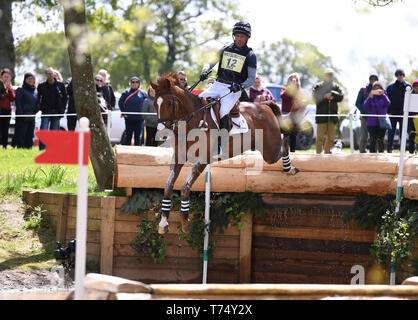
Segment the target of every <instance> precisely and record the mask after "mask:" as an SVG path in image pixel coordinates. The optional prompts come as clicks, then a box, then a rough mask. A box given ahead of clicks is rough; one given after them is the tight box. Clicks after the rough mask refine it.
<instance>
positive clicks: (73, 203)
mask: <svg viewBox="0 0 418 320" xmlns="http://www.w3.org/2000/svg"><path fill="white" fill-rule="evenodd" d="M100 199H101V196H88V198H87V207H88V208H100V201H101V200H100ZM69 206H70V207H77V195H72V196H71V197H70V200H69Z"/></svg>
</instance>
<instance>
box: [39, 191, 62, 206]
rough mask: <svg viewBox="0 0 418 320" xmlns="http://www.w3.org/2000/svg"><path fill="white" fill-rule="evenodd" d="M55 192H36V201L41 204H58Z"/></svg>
mask: <svg viewBox="0 0 418 320" xmlns="http://www.w3.org/2000/svg"><path fill="white" fill-rule="evenodd" d="M58 194H60V193H57V192H38V201H39V203H40V204H41V203H42V204H50V205H54V204H55V205H56V204H58V197H57V195H58Z"/></svg>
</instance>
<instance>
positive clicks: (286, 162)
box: [281, 136, 299, 175]
mask: <svg viewBox="0 0 418 320" xmlns="http://www.w3.org/2000/svg"><path fill="white" fill-rule="evenodd" d="M281 154H282V161H283V171H284V172H286V173H287V174H288V175H295V174H296V173H298V172H299V169H298V168H296V167H294V166H292V161H290V156H289V137H288V136H286V137H285V138H284V139H283V141H282V149H281Z"/></svg>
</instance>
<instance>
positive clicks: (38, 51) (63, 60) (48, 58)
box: [16, 31, 71, 82]
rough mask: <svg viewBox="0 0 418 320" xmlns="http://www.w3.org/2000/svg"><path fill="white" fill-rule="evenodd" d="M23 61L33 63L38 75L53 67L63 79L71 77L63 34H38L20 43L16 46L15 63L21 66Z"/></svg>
mask: <svg viewBox="0 0 418 320" xmlns="http://www.w3.org/2000/svg"><path fill="white" fill-rule="evenodd" d="M25 60H29V61H31V62H32V63H34V65H35V70H34V71H35V72H36V73H38V74H42V75H44V71H45V69H46V68H47V67H53V68H54V69H57V70H59V71H60V73H61V74H62V76H63V78H64V79H67V78H69V77H70V75H71V70H70V61H69V58H68V51H67V41H66V39H65V35H64V32H54V31H53V32H47V33H38V34H36V35H35V36H32V37H29V38H26V39H23V40H22V41H20V42H19V43H18V45H17V46H16V62H17V64H22V63H23V62H24V61H25ZM37 80H38V82H39V80H41V79H37ZM18 81H20V80H19V79H18ZM22 82H23V79H22Z"/></svg>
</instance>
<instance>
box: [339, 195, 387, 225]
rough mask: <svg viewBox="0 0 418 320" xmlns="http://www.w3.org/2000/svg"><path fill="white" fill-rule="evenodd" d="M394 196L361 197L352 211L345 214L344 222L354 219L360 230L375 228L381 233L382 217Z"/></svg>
mask: <svg viewBox="0 0 418 320" xmlns="http://www.w3.org/2000/svg"><path fill="white" fill-rule="evenodd" d="M394 198H395V197H394V196H392V195H386V196H385V197H379V196H369V195H359V196H357V198H356V202H355V203H354V206H353V207H352V209H351V210H350V211H348V212H347V213H345V214H344V216H343V221H344V222H347V221H349V220H351V219H354V220H355V221H356V223H357V225H358V226H359V227H360V228H365V229H371V228H375V229H376V232H379V230H380V228H381V225H382V216H383V215H384V214H385V213H386V211H387V210H388V208H389V207H390V205H391V203H392V201H393V200H394Z"/></svg>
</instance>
